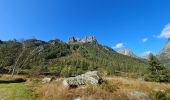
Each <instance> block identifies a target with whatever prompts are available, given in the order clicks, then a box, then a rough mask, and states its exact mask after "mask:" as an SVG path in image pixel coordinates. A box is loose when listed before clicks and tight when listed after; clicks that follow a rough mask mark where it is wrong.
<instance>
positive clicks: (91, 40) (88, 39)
mask: <svg viewBox="0 0 170 100" xmlns="http://www.w3.org/2000/svg"><path fill="white" fill-rule="evenodd" d="M68 43H97V40H96V38H95V37H93V36H86V37H85V38H83V39H80V38H75V37H70V38H69V40H68Z"/></svg>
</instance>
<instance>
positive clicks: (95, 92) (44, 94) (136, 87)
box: [35, 77, 170, 100]
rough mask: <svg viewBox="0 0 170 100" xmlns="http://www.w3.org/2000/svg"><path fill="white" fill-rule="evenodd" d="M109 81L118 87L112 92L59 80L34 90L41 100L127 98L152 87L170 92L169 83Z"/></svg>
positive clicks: (125, 80)
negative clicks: (63, 82) (134, 92)
mask: <svg viewBox="0 0 170 100" xmlns="http://www.w3.org/2000/svg"><path fill="white" fill-rule="evenodd" d="M105 79H106V80H108V81H109V83H111V84H114V85H115V86H117V87H118V89H116V90H114V91H113V92H110V91H107V90H105V89H102V88H101V86H87V87H78V88H74V89H68V88H65V87H64V86H63V85H62V83H61V82H51V83H49V84H41V85H39V86H38V87H37V88H36V89H35V91H36V94H37V95H38V97H39V98H40V99H42V100H74V99H75V98H78V97H81V98H82V100H99V99H102V100H128V97H127V93H129V92H131V91H140V92H144V93H146V94H148V93H149V92H150V91H152V90H154V89H159V90H164V91H166V92H167V93H168V94H170V84H165V83H155V82H145V81H140V80H135V79H131V78H122V77H106V78H105Z"/></svg>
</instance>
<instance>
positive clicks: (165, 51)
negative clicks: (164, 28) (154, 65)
mask: <svg viewBox="0 0 170 100" xmlns="http://www.w3.org/2000/svg"><path fill="white" fill-rule="evenodd" d="M157 57H158V59H159V60H161V61H162V62H164V63H165V64H170V38H168V42H167V43H166V44H165V46H164V47H163V48H162V49H161V51H160V52H159V53H158V55H157Z"/></svg>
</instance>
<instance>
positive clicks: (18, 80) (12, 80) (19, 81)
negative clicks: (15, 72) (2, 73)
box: [0, 78, 26, 84]
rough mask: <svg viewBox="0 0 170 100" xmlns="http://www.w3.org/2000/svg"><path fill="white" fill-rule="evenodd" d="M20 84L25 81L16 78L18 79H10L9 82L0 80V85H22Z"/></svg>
mask: <svg viewBox="0 0 170 100" xmlns="http://www.w3.org/2000/svg"><path fill="white" fill-rule="evenodd" d="M22 82H26V79H22V78H18V79H11V80H0V84H4V83H5V84H8V83H22Z"/></svg>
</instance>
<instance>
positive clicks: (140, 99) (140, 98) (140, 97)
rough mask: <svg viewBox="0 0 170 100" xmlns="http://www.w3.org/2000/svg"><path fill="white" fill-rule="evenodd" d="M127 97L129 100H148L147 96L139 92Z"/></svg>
mask: <svg viewBox="0 0 170 100" xmlns="http://www.w3.org/2000/svg"><path fill="white" fill-rule="evenodd" d="M127 96H128V99H129V100H150V99H149V96H148V95H146V94H145V93H143V92H139V91H133V92H130V93H128V94H127Z"/></svg>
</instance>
